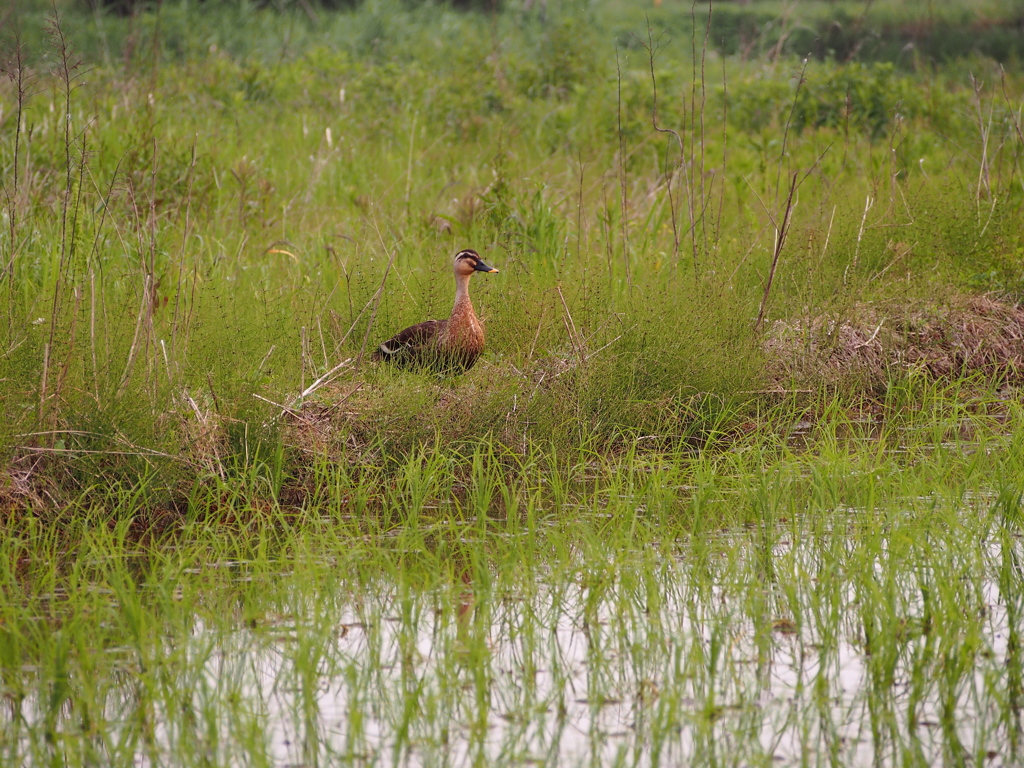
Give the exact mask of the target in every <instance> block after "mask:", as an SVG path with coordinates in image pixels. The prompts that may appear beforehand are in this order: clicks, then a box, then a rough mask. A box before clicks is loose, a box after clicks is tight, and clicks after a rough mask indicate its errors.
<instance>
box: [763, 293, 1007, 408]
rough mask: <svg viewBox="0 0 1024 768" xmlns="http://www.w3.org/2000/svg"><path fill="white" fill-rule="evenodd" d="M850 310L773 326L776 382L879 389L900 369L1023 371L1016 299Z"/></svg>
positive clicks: (998, 374)
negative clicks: (843, 316) (843, 314)
mask: <svg viewBox="0 0 1024 768" xmlns="http://www.w3.org/2000/svg"><path fill="white" fill-rule="evenodd" d="M848 314H849V315H850V316H852V317H854V318H856V319H843V320H841V319H839V318H829V317H816V318H813V319H811V320H795V321H793V320H788V321H783V320H780V321H778V322H776V323H774V324H773V325H772V326H771V328H770V329H769V331H768V334H767V335H766V337H765V340H764V342H763V349H764V351H765V353H766V355H767V357H768V365H769V375H770V378H771V380H772V383H773V384H775V385H778V386H790V385H792V384H793V383H795V382H798V383H801V384H808V385H813V384H821V383H825V384H839V385H848V386H860V387H864V388H868V389H872V390H877V389H879V388H882V387H884V385H885V383H886V381H888V380H889V379H890V378H891V377H892V375H893V374H894V373H896V372H897V371H900V372H905V371H909V370H915V369H917V370H922V371H924V372H926V373H927V374H929V375H930V376H932V377H935V378H944V377H951V376H971V375H982V376H986V377H990V378H1000V379H1004V380H1006V381H1008V382H1010V381H1016V380H1017V379H1019V378H1020V377H1021V373H1022V372H1024V308H1022V307H1020V306H1017V305H1015V304H1010V303H1007V302H1003V301H999V300H997V299H994V298H992V297H988V296H971V297H957V298H955V299H953V300H950V301H947V302H944V303H942V304H934V305H931V306H928V307H924V308H921V307H909V306H906V305H902V306H900V305H892V306H885V307H880V306H875V305H859V306H857V307H856V308H855V309H854V310H853V311H852V312H850V313H848ZM894 369H895V370H894Z"/></svg>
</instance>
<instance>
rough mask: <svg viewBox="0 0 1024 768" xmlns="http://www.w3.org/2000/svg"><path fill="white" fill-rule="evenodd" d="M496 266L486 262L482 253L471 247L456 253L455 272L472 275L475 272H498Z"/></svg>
mask: <svg viewBox="0 0 1024 768" xmlns="http://www.w3.org/2000/svg"><path fill="white" fill-rule="evenodd" d="M497 271H498V270H496V269H495V268H494V267H489V266H487V265H486V264H484V260H483V259H481V258H480V254H479V253H477V252H476V251H474V250H472V249H471V248H467V249H465V250H463V251H459V252H458V253H456V254H455V274H456V275H467V276H468V275H472V274H473V273H474V272H497Z"/></svg>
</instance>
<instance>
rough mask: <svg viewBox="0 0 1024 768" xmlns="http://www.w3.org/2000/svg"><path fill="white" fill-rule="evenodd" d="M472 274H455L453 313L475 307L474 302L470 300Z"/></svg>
mask: <svg viewBox="0 0 1024 768" xmlns="http://www.w3.org/2000/svg"><path fill="white" fill-rule="evenodd" d="M470 277H472V275H456V276H455V306H454V307H452V314H453V315H454V314H456V313H457V312H458V311H459V310H460V309H463V308H464V307H469V308H470V310H472V308H473V304H472V303H471V302H470V300H469V278H470Z"/></svg>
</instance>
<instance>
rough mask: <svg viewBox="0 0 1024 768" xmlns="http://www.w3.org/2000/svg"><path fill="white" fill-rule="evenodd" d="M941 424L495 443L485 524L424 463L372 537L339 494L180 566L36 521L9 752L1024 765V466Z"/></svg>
mask: <svg viewBox="0 0 1024 768" xmlns="http://www.w3.org/2000/svg"><path fill="white" fill-rule="evenodd" d="M945 394H946V395H948V393H945ZM926 399H929V400H930V403H929V406H930V407H929V414H928V416H923V415H922V416H921V417H920V418H919V420H918V423H916V424H915V423H912V421H908V422H904V423H898V424H897V423H894V424H886V425H885V426H884V427H883V428H882V430H881V433H880V434H877V435H874V436H871V437H870V438H867V437H866V436H853V437H851V436H850V435H849V434H848V432H847V430H848V429H850V428H854V427H855V425H846V426H845V427H844V426H842V425H839V426H836V425H837V424H838V422H830V424H831V426H826V425H825V424H822V425H821V426H819V427H818V429H817V430H816V432H815V433H814V434H813V435H811V436H809V437H808V444H807V445H805V446H801V447H800V448H798V449H793V448H790V447H788V446H787V445H786V443H785V442H783V443H779V444H776V445H766V444H765V442H764V440H763V439H752V440H751V441H750V443H749V445H746V446H744V447H743V449H742V450H737V451H734V452H732V453H727V454H720V455H710V454H707V453H705V454H692V455H686V454H678V455H675V456H669V455H660V456H658V457H657V458H648V459H646V460H642V459H640V458H639V457H637V456H636V455H628V456H625V457H623V458H622V460H621V462H614V463H602V462H595V461H594V459H593V457H591V456H589V455H587V454H585V453H583V454H580V455H578V456H573V457H571V459H572V460H571V461H570V462H569V466H570V467H571V468H572V471H570V472H565V471H563V472H561V473H558V472H553V471H550V470H548V469H547V468H545V467H543V466H534V468H532V470H531V467H530V466H529V465H527V466H523V467H521V471H520V472H517V473H508V472H496V471H494V468H493V462H495V461H496V460H497V459H498V457H494V456H492V455H488V453H487V449H486V448H481V449H479V450H478V451H477V452H476V453H475V454H474V455H473V456H472V457H450V458H449V460H450V461H451V462H453V463H461V462H466V463H467V464H468V466H467V467H465V470H464V471H466V472H468V473H469V476H470V478H472V480H471V481H470V482H467V488H466V491H465V494H464V495H461V499H460V494H458V493H456V494H454V498H453V495H452V493H451V489H450V485H451V483H452V477H453V475H456V474H457V473H458V468H456V469H455V471H453V467H452V466H451V465H450V464H448V463H447V462H446V461H443V460H439V459H438V457H437V456H436V455H435V456H433V457H432V458H431V459H429V460H426V461H424V459H423V457H419V456H418V457H413V458H411V459H410V461H409V462H408V464H407V465H406V466H405V467H403V468H402V470H401V472H400V475H401V477H402V478H403V479H402V480H401V481H400V482H399V483H397V484H396V486H395V487H394V489H393V490H391V491H389V492H388V493H387V495H386V496H385V498H382V499H381V500H380V504H379V506H377V507H376V508H375V510H374V511H373V512H369V511H367V512H363V513H361V514H358V515H353V514H350V513H349V512H348V505H347V504H346V503H345V501H344V499H345V497H347V495H348V493H349V492H350V489H349V488H346V487H345V486H344V485H343V484H342V483H338V482H336V483H330V482H324V483H323V484H322V486H323V488H324V489H325V493H327V494H329V498H325V499H323V500H321V501H320V502H319V503H318V504H316V505H315V507H312V508H310V509H309V510H308V511H307V513H306V514H305V515H303V517H302V519H301V522H295V521H294V520H291V521H289V520H287V519H285V518H284V517H283V515H284V513H283V511H282V510H280V509H266V508H263V507H260V506H256V507H251V508H249V509H241V508H240V509H238V510H237V511H238V512H244V514H243V515H240V519H241V521H244V524H243V525H239V523H232V522H231V521H230V520H228V519H225V518H224V517H223V516H221V517H219V518H210V517H202V516H197V517H195V518H193V519H190V520H188V521H187V522H186V523H184V524H183V525H182V526H181V527H180V528H179V529H178V530H177V531H175V532H174V533H173V534H168V535H167V536H165V537H164V538H163V539H161V541H160V546H152V545H147V546H143V547H139V546H138V545H132V544H131V543H130V541H131V537H130V534H129V526H128V525H127V523H126V522H124V518H123V519H122V522H121V523H117V522H116V521H115V520H111V518H110V517H109V516H108V515H107V514H105V512H102V511H98V514H97V512H94V513H93V514H89V513H88V512H86V511H79V512H78V513H77V518H78V519H77V523H76V525H75V526H74V527H73V530H72V532H68V531H65V532H63V533H60V534H58V533H56V530H57V529H55V528H54V527H53V526H47V525H44V524H42V523H41V522H40V521H37V520H33V519H27V520H22V521H21V523H20V525H19V526H17V528H14V529H10V528H9V530H8V531H7V533H6V535H5V536H4V538H3V544H2V547H3V549H4V552H3V555H4V557H3V558H2V562H3V563H4V564H5V565H4V569H3V575H2V579H3V584H4V590H5V594H7V595H8V596H9V597H10V598H11V599H8V600H6V601H5V603H4V608H3V612H4V613H3V621H2V623H0V627H2V628H3V632H2V634H0V638H2V640H0V649H2V653H3V657H4V659H5V662H4V669H5V681H4V684H5V688H6V691H7V702H8V715H9V716H8V717H7V718H5V719H4V728H5V738H4V739H3V743H4V744H5V745H7V746H6V747H5V749H6V750H8V752H7V756H8V757H9V758H10V759H13V760H16V761H20V762H29V763H33V764H34V763H37V762H48V761H50V760H51V758H52V756H54V755H57V756H58V757H59V759H60V761H61V762H62V764H71V765H75V764H80V763H89V762H95V761H97V760H99V761H101V762H110V763H113V764H125V763H128V762H132V761H134V760H136V759H146V760H152V761H158V762H159V761H173V762H175V763H176V764H182V765H192V764H197V765H199V764H207V763H209V762H214V763H224V762H234V761H241V762H253V763H264V762H271V763H274V762H281V761H288V762H305V763H309V762H316V761H318V760H325V761H332V760H346V761H348V760H354V761H356V762H362V761H367V762H368V761H377V760H379V761H383V762H401V761H403V760H407V759H409V760H414V761H421V760H422V761H424V762H428V763H432V762H438V761H441V762H447V761H451V762H478V761H481V760H483V761H486V762H494V761H499V762H500V761H518V760H522V759H527V758H529V759H537V760H540V761H542V762H551V763H554V762H555V761H558V762H559V764H564V763H568V764H572V763H574V762H584V761H588V762H589V761H590V760H599V761H601V762H609V761H612V762H614V761H616V760H623V761H625V762H630V763H631V762H634V761H635V760H642V761H646V760H652V761H653V762H658V761H664V762H678V761H679V760H684V761H694V762H699V763H702V764H703V763H711V762H722V763H725V764H729V765H732V764H750V763H751V762H753V763H760V762H770V761H771V760H772V759H773V755H778V756H780V757H785V758H786V759H787V761H790V760H811V761H813V762H817V761H826V760H828V761H838V762H839V763H840V764H856V763H858V762H859V761H860V760H861V759H864V758H865V757H867V758H872V757H874V758H877V759H880V760H883V761H897V760H898V761H899V762H900V763H901V764H908V765H925V764H933V763H934V762H935V761H936V760H941V759H946V760H949V761H951V762H962V761H966V760H968V759H969V756H973V757H981V756H984V755H985V754H986V753H988V752H990V751H991V752H993V753H994V755H995V756H994V757H993V758H991V759H995V760H996V761H997V763H999V761H1002V762H1001V764H1013V762H1014V761H1015V760H1016V757H1015V755H1016V751H1015V750H1016V746H1015V744H1016V737H1015V736H1014V734H1015V733H1016V724H1015V722H1016V721H1015V719H1014V718H1015V714H1014V712H1015V711H1016V710H1015V707H1016V705H1015V704H1014V703H1013V702H1014V701H1015V700H1016V699H1015V698H1014V697H1015V696H1019V693H1016V694H1015V693H1014V691H1015V690H1016V691H1018V692H1019V686H1020V680H1019V665H1018V663H1017V661H1016V660H1015V659H1016V655H1015V654H1016V650H1015V648H1016V646H1015V642H1016V641H1014V640H1012V639H1011V640H1009V641H1008V639H1007V638H1008V637H1009V638H1013V637H1016V636H1017V634H1018V633H1019V631H1020V612H1019V607H1018V603H1019V582H1018V581H1017V579H1018V578H1019V574H1018V573H1017V569H1018V562H1019V561H1018V558H1019V556H1020V553H1019V533H1020V529H1019V525H1020V488H1019V485H1018V484H1017V483H1016V478H1018V477H1019V476H1020V470H1021V462H1022V461H1024V458H1022V457H1024V453H1022V452H1021V446H1020V440H1019V438H1010V437H1008V436H1007V435H1006V433H1005V431H1004V430H1003V429H1002V428H1001V427H1000V425H999V424H998V423H996V422H993V421H992V420H991V419H990V418H986V417H983V416H964V414H962V413H958V412H957V410H956V406H955V405H953V404H954V403H955V402H956V400H949V399H947V398H946V397H945V396H944V395H943V394H942V393H934V394H933V395H932V396H930V397H929V398H926ZM950 406H952V409H950ZM1011 416H1012V417H1013V418H1016V417H1017V416H1016V414H1015V413H1011ZM937 425H944V426H943V427H942V428H941V429H942V433H941V434H936V431H937V430H939V429H940V427H939V426H937ZM964 430H970V431H971V437H970V440H969V441H966V442H965V441H964V440H962V439H951V435H952V434H958V433H962V432H963V431H964ZM937 437H938V438H939V439H936V438H937ZM565 458H567V459H568V458H569V457H565ZM467 459H468V460H467ZM535 461H536V460H535ZM560 477H562V478H570V479H571V482H569V483H568V484H566V485H560V484H559V482H560V481H559V478H560ZM994 478H1003V480H998V481H995V483H996V484H993V482H994ZM563 482H564V481H563ZM496 499H501V500H502V502H501V503H499V504H497V505H496V504H495V500H496ZM123 502H124V504H125V506H126V507H127V508H128V509H129V510H130V509H132V508H133V505H134V501H133V500H132V499H131V497H130V496H126V497H125V498H124V500H123ZM497 510H502V511H497ZM126 511H127V510H126ZM978 542H985V544H984V545H983V546H978ZM75 643H79V644H80V645H77V646H76V645H75ZM93 648H102V649H104V652H103V653H98V654H97V653H95V652H94V651H92V650H90V649H93ZM1014 670H1017V671H1016V672H1015V671H1014ZM986 759H989V758H986Z"/></svg>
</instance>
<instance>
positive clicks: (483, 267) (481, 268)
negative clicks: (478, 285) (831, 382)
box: [473, 261, 498, 272]
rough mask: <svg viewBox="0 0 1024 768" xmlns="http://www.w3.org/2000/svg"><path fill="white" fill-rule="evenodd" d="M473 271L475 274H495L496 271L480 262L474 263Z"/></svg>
mask: <svg viewBox="0 0 1024 768" xmlns="http://www.w3.org/2000/svg"><path fill="white" fill-rule="evenodd" d="M473 269H475V270H476V271H477V272H497V271H498V270H496V269H495V268H494V267H489V266H487V265H486V264H484V263H483V262H482V261H478V262H477V263H476V266H475V267H473Z"/></svg>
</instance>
